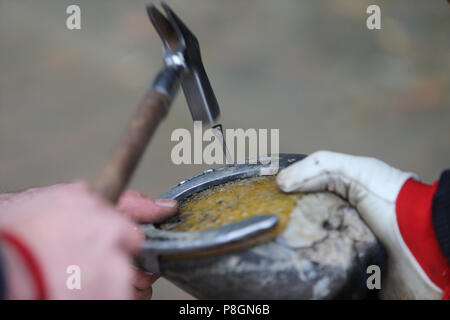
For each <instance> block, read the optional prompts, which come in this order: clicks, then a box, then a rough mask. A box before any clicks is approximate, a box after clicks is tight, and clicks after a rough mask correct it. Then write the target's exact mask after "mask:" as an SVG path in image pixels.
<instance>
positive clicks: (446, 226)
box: [432, 169, 450, 262]
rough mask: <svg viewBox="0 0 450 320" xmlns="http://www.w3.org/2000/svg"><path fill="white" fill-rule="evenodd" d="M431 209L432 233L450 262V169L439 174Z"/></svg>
mask: <svg viewBox="0 0 450 320" xmlns="http://www.w3.org/2000/svg"><path fill="white" fill-rule="evenodd" d="M432 208H433V209H432V219H433V228H434V232H435V234H436V237H437V239H438V243H439V246H440V247H441V250H442V252H443V253H444V256H445V257H446V258H447V260H448V261H449V262H450V169H447V170H445V171H444V172H443V173H442V174H441V177H440V179H439V183H438V187H437V190H436V193H435V194H434V197H433V207H432Z"/></svg>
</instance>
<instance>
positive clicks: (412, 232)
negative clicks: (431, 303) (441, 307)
mask: <svg viewBox="0 0 450 320" xmlns="http://www.w3.org/2000/svg"><path fill="white" fill-rule="evenodd" d="M437 185H438V183H437V182H435V183H434V184H433V185H427V184H424V183H421V182H419V181H417V180H414V179H409V180H408V181H407V182H406V183H405V184H404V185H403V187H402V189H401V190H400V193H399V195H398V198H397V202H396V211H397V222H398V226H399V229H400V233H401V235H402V237H403V240H404V241H405V243H406V245H407V246H408V248H409V250H410V251H411V253H412V254H413V256H414V257H415V258H416V260H417V262H418V263H419V265H420V266H421V267H422V269H423V270H424V272H425V273H426V274H427V275H428V277H429V278H430V280H431V281H432V282H433V283H434V284H435V285H437V286H438V287H439V288H441V289H442V290H443V291H444V293H443V296H442V299H450V266H449V263H448V261H447V259H446V258H445V256H444V254H443V252H442V250H441V248H440V247H439V243H438V241H437V238H436V235H435V233H434V229H433V223H432V215H431V213H432V202H433V196H434V194H435V192H436V189H437Z"/></svg>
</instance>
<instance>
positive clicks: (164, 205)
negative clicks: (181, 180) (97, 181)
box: [117, 190, 178, 223]
mask: <svg viewBox="0 0 450 320" xmlns="http://www.w3.org/2000/svg"><path fill="white" fill-rule="evenodd" d="M117 209H118V210H119V211H121V212H123V213H125V214H127V215H128V216H129V217H131V218H132V219H133V220H135V221H138V222H149V223H155V222H159V221H162V220H164V219H166V218H168V217H170V216H172V215H173V214H174V213H175V212H176V211H177V209H178V204H177V202H176V201H175V200H170V199H156V200H155V199H152V198H150V197H147V196H145V195H143V194H141V193H139V192H137V191H134V190H128V191H125V192H124V193H123V194H122V196H121V197H120V199H119V203H118V205H117Z"/></svg>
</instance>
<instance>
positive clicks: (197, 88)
mask: <svg viewBox="0 0 450 320" xmlns="http://www.w3.org/2000/svg"><path fill="white" fill-rule="evenodd" d="M161 6H162V7H163V9H164V11H165V13H166V16H164V15H163V14H162V13H161V12H160V11H159V10H158V9H157V8H156V7H155V6H154V5H153V4H149V5H147V13H148V16H149V18H150V20H151V22H152V24H153V26H154V27H155V29H156V31H157V32H158V34H159V36H160V37H161V40H162V42H163V45H164V46H163V53H164V62H165V64H166V66H167V67H171V68H174V69H176V70H177V71H178V74H179V80H180V83H181V86H182V88H183V92H184V95H185V96H186V100H187V103H188V106H189V110H190V111H191V115H192V119H193V120H194V121H202V122H203V124H209V125H210V126H213V125H215V124H216V120H217V119H218V118H219V115H220V109H219V104H218V103H217V100H216V96H215V95H214V92H213V90H212V88H211V84H210V83H209V79H208V76H207V75H206V71H205V68H204V67H203V62H202V59H201V54H200V46H199V44H198V40H197V38H196V37H195V35H194V34H193V33H192V32H191V31H190V30H189V29H188V28H187V27H186V25H185V24H184V23H183V22H182V21H181V20H180V18H179V17H178V16H177V15H176V14H175V13H174V12H173V11H172V9H170V8H169V6H168V5H167V4H166V3H164V2H162V3H161Z"/></svg>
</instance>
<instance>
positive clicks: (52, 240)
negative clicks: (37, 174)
mask: <svg viewBox="0 0 450 320" xmlns="http://www.w3.org/2000/svg"><path fill="white" fill-rule="evenodd" d="M119 211H122V212H125V213H126V214H127V215H129V216H130V217H132V218H133V219H134V220H142V221H149V220H151V221H155V220H159V219H162V218H164V217H165V216H168V215H170V214H172V213H174V212H175V211H176V203H174V202H170V203H169V202H167V201H165V202H156V201H155V200H153V199H150V198H147V197H145V196H143V195H140V194H139V193H137V192H135V191H128V192H126V193H125V194H124V195H123V197H122V198H121V199H120V202H119V205H118V210H117V209H115V208H113V207H111V206H109V205H108V204H107V203H105V202H103V201H101V200H100V199H99V198H97V197H96V196H95V195H93V194H92V193H91V192H90V191H89V189H88V187H87V186H86V185H85V184H83V183H76V184H68V185H55V186H50V187H45V188H38V189H30V190H27V191H25V192H20V193H14V194H0V234H1V235H2V239H1V240H3V241H1V240H0V242H1V243H0V244H1V248H0V249H2V250H1V251H2V252H1V253H2V256H3V259H2V261H3V263H4V264H5V266H4V269H5V270H4V271H5V272H6V280H7V298H10V299H33V298H36V297H38V298H49V299H133V298H135V297H136V293H135V292H133V285H132V283H133V282H134V286H135V288H136V289H138V292H139V294H138V295H139V297H142V296H143V297H148V295H149V293H150V294H151V284H152V283H153V281H154V280H156V278H155V277H153V276H148V275H144V274H142V273H140V272H137V271H136V270H135V269H134V268H133V267H132V260H131V258H132V254H133V253H135V252H136V251H137V249H138V248H139V245H140V243H141V241H142V235H141V234H140V232H139V231H138V229H137V227H136V224H134V223H133V222H132V220H131V219H130V218H128V217H126V216H125V215H124V214H122V213H120V212H119ZM21 248H22V249H21ZM23 248H25V251H24V249H23ZM24 252H25V254H24ZM30 254H31V257H32V258H31V260H30ZM71 265H76V266H79V267H80V276H81V277H80V278H81V289H80V290H69V289H68V287H67V285H66V281H67V279H68V277H69V274H67V273H66V272H67V267H68V266H71ZM149 288H150V291H149ZM37 292H39V293H40V295H37V294H36V293H37ZM43 292H45V293H46V294H43Z"/></svg>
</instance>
